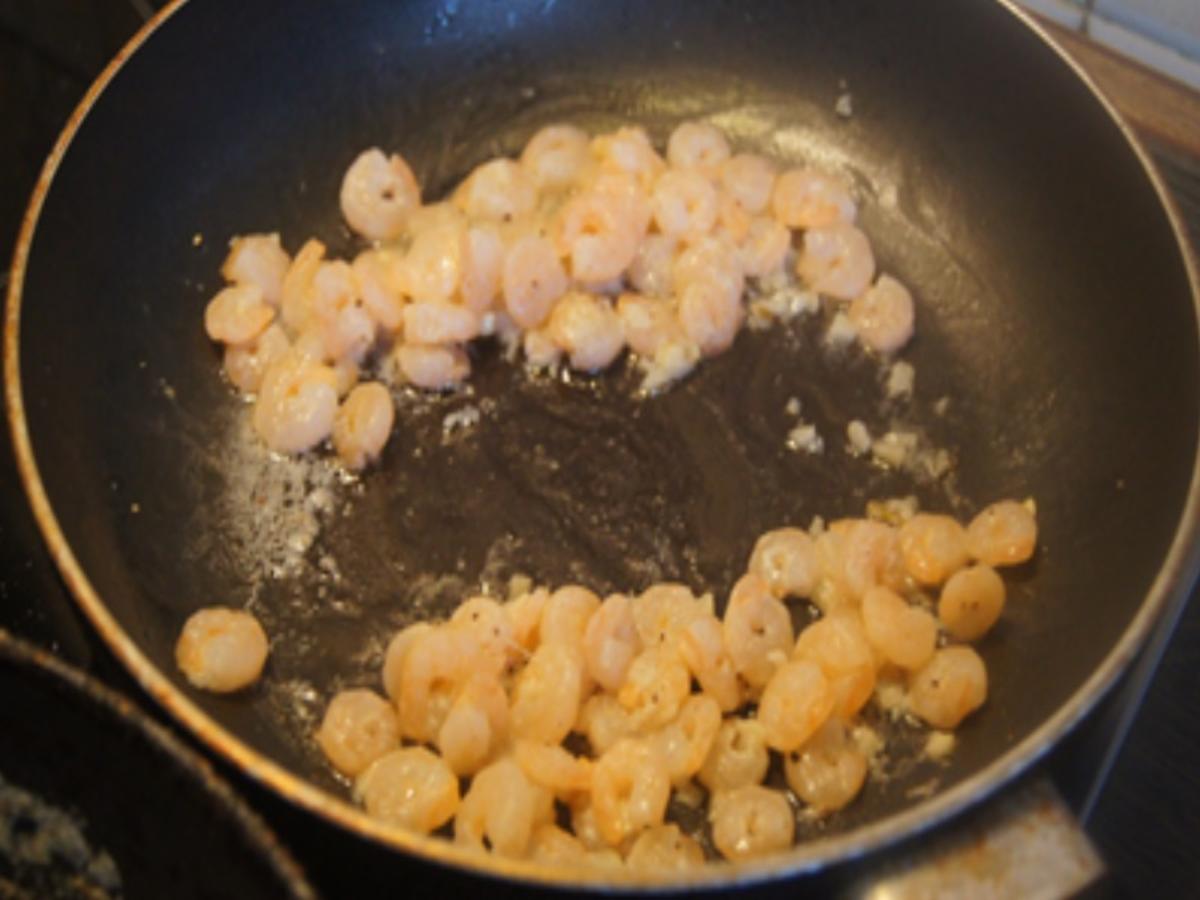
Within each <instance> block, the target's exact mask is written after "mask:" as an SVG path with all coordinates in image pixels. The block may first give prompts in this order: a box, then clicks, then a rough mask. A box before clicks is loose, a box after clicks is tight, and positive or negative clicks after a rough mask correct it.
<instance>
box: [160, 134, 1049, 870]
mask: <svg viewBox="0 0 1200 900" xmlns="http://www.w3.org/2000/svg"><path fill="white" fill-rule="evenodd" d="M552 147H554V148H556V152H559V151H561V158H556V159H555V160H554V163H553V165H551V164H550V163H549V162H548V163H547V167H546V172H545V173H544V177H546V178H549V177H552V176H555V173H557V172H558V171H559V169H560V168H561V167H563V166H566V165H567V163H568V162H569V161H570V160H571V159H572V157H571V156H570V154H569V153H568V151H569V150H570V147H569V145H568V146H560V145H559V144H557V143H556V144H553V145H552ZM707 152H708V151H705V153H706V154H707ZM633 158H634V159H637V158H638V157H633ZM700 158H701V159H705V160H709V162H707V163H705V164H706V165H708V164H718V163H712V162H711V160H710V157H709V156H708V155H701V157H700ZM818 197H819V195H818ZM833 212H836V208H832V207H831V208H830V209H826V210H825V211H824V213H823V214H830V215H832V214H833ZM908 516H909V517H908V518H907V519H906V520H905V521H903V522H897V521H896V520H895V518H894V517H893V519H892V520H891V521H889V522H884V521H878V520H875V519H843V520H839V521H836V522H833V523H832V524H830V525H829V527H828V528H824V527H823V526H822V527H821V528H820V529H819V530H818V529H816V528H814V529H811V530H809V531H804V530H801V529H798V528H779V529H776V530H774V531H770V532H768V533H766V534H764V535H762V536H761V537H760V538H759V539H758V541H757V543H756V545H755V546H754V549H753V552H752V553H751V556H750V560H749V563H748V571H747V572H746V573H745V575H744V576H743V577H742V578H741V579H739V580H738V582H737V583H736V585H735V586H734V587H733V589H732V591H731V593H730V595H729V597H728V599H727V602H726V603H725V604H724V610H723V614H721V615H718V614H717V611H716V608H715V605H714V600H713V597H712V595H711V594H705V595H703V596H696V595H695V594H694V593H693V592H692V590H691V589H690V588H688V587H686V586H684V585H681V584H656V585H653V586H651V587H649V588H648V589H646V590H644V591H642V592H641V593H640V594H632V593H630V594H622V593H616V594H611V595H609V596H608V597H605V598H601V597H599V596H597V595H596V594H594V593H592V592H591V591H590V590H588V589H586V588H584V587H581V586H578V585H568V586H565V587H561V588H559V589H558V590H555V591H550V590H549V589H547V588H532V587H531V586H530V585H528V583H523V584H521V585H520V586H519V587H515V588H514V590H513V592H512V596H510V597H509V598H508V599H506V600H504V601H499V600H496V599H494V598H491V597H487V596H474V597H470V598H468V599H467V600H466V601H465V602H463V603H462V604H461V605H460V606H459V607H458V609H457V610H456V611H455V612H454V613H453V615H451V617H450V618H449V619H448V620H447V621H444V622H438V623H435V622H418V623H415V624H413V625H410V626H408V627H407V628H405V629H403V630H402V631H400V632H399V633H398V634H397V635H396V636H395V637H394V638H393V640H392V641H391V643H390V645H389V647H388V649H387V653H386V658H385V660H384V664H383V672H382V682H383V692H382V693H380V692H378V691H375V690H372V689H369V688H354V689H350V690H344V691H342V692H340V693H338V694H337V695H335V696H334V697H333V698H332V700H331V702H330V703H329V706H328V707H327V709H326V712H325V716H324V721H323V722H322V723H321V725H320V728H319V729H318V730H317V732H316V734H315V740H316V742H317V745H318V746H319V747H320V748H321V750H322V751H323V752H324V754H325V755H326V757H327V758H328V760H329V763H330V765H331V766H332V767H333V768H334V769H336V770H337V771H338V772H339V773H340V774H342V775H343V776H345V777H347V778H349V779H352V780H353V784H354V796H355V798H356V799H357V800H358V801H359V802H360V803H362V805H363V806H364V807H365V808H366V810H367V812H368V813H370V814H371V815H372V816H374V817H376V818H378V819H380V820H382V821H384V822H386V823H389V824H393V825H397V826H401V827H403V828H406V829H409V830H410V831H414V832H418V833H421V834H429V833H431V832H433V831H435V830H438V829H443V828H445V829H447V830H448V831H449V833H451V834H452V835H453V837H452V839H453V840H454V841H455V842H456V843H458V844H460V845H462V846H464V847H467V848H470V849H472V850H473V851H475V852H478V853H492V854H499V855H503V856H508V857H515V858H525V859H532V860H535V861H538V862H540V863H544V864H546V865H550V866H558V867H564V868H568V869H570V870H571V871H572V872H578V871H579V870H580V869H590V870H593V871H594V873H595V876H596V877H597V878H606V877H611V876H612V875H613V873H614V872H616V871H617V870H618V869H621V870H624V871H626V872H634V873H637V876H638V877H641V876H645V877H649V878H657V879H670V878H671V877H672V875H673V874H677V873H679V872H681V871H686V870H689V869H694V868H695V867H697V866H700V865H704V864H706V863H707V862H708V861H709V860H710V859H715V858H724V859H726V860H730V861H738V862H740V861H744V860H753V859H758V858H762V857H765V856H769V855H770V854H775V853H780V852H783V851H785V850H787V849H788V848H790V847H791V846H792V844H793V842H794V840H795V832H796V826H797V816H804V817H808V818H820V817H823V816H827V815H829V814H830V813H833V812H835V811H836V810H839V809H841V808H843V807H845V806H846V805H847V804H849V803H851V802H852V801H853V800H854V799H855V797H856V796H857V795H858V794H859V792H860V791H861V790H862V787H863V784H864V783H865V781H866V779H867V777H868V775H869V773H870V771H871V756H870V754H872V753H874V752H876V751H877V750H878V749H879V746H880V740H881V738H880V736H879V735H877V734H874V733H873V732H872V729H871V728H870V727H869V726H867V725H865V724H864V722H863V720H862V718H861V715H862V712H863V710H864V708H865V707H866V706H867V704H868V703H870V702H871V701H872V699H873V698H876V699H877V700H878V702H879V703H880V706H881V708H883V709H884V710H885V711H886V712H888V713H889V714H892V715H897V714H903V715H908V716H910V717H911V719H912V721H914V722H923V723H924V724H926V725H928V726H929V727H931V728H934V729H939V730H942V731H948V730H952V729H954V728H956V727H957V726H958V725H959V724H960V723H961V722H962V721H963V719H965V718H966V717H967V716H969V715H970V714H971V713H972V712H974V711H975V710H977V709H979V707H980V706H982V705H983V704H984V702H985V701H986V699H987V688H988V685H987V671H986V668H985V666H984V663H983V660H982V659H981V658H980V656H979V654H978V653H977V652H976V651H975V650H974V649H972V648H971V647H970V646H969V645H968V644H967V643H966V642H967V641H975V640H978V639H980V638H981V637H983V636H984V635H985V634H986V633H987V632H988V631H989V630H990V629H991V628H992V627H993V626H994V625H995V623H996V622H997V620H998V619H999V617H1000V614H1001V612H1002V610H1003V607H1004V602H1005V590H1004V582H1003V580H1002V579H1001V578H1000V576H999V575H998V574H997V573H996V571H995V568H994V567H995V566H1008V565H1017V564H1020V563H1023V562H1025V561H1026V560H1028V559H1029V558H1030V556H1031V555H1032V554H1033V552H1034V549H1035V547H1036V541H1037V523H1036V519H1035V517H1034V513H1033V507H1032V503H1028V502H1027V503H1017V502H1014V501H1001V502H999V503H995V504H993V505H991V506H989V507H987V508H986V509H984V510H983V511H982V512H981V513H980V514H979V515H978V516H977V517H976V518H975V519H974V520H973V521H972V522H970V523H969V524H968V525H967V526H966V527H964V526H963V525H961V524H960V523H958V522H957V521H955V520H954V519H953V518H951V517H949V516H945V515H932V514H926V513H920V514H912V513H911V512H910V513H909V514H908ZM802 603H806V604H807V609H808V611H809V613H815V614H817V617H816V618H815V620H813V621H812V622H811V623H810V624H808V625H807V626H806V627H804V628H802V629H801V630H800V632H799V634H795V633H793V625H792V622H793V621H794V618H793V609H792V608H790V607H794V606H796V605H797V604H802ZM191 631H192V626H191V625H189V631H188V633H187V634H186V635H185V636H186V637H187V640H188V641H190V642H195V641H196V640H199V639H200V638H197V637H196V636H195V635H193V634H192V633H191ZM183 643H184V642H183V641H181V646H182V645H183ZM182 659H183V655H182V651H181V664H182ZM224 662H225V664H228V658H227V657H226V658H225V659H224ZM189 677H191V675H190V674H189ZM885 684H887V685H889V686H895V685H901V686H902V687H903V703H902V705H901V706H900V707H899V709H897V707H896V706H895V704H894V702H893V700H891V699H889V700H887V701H886V704H885V701H884V699H883V697H882V695H881V687H882V686H883V685H885ZM892 693H894V691H893V692H892ZM773 759H774V760H776V763H777V764H776V765H775V766H772V760H773ZM779 763H781V765H780V764H779ZM772 771H774V772H776V773H781V775H776V776H772V775H770V774H769V773H771V772H772ZM673 797H674V798H675V800H676V802H678V803H683V804H689V805H691V806H692V807H693V808H694V807H695V806H696V804H697V803H706V804H707V813H708V822H709V825H710V828H709V829H708V830H707V833H706V834H704V835H689V834H687V833H685V832H683V831H682V830H681V829H680V826H679V824H678V823H677V822H674V821H671V815H670V813H669V812H668V811H669V809H671V805H672V798H673ZM568 822H569V823H570V828H569V829H568V828H566V827H564V825H565V824H566V823H568Z"/></svg>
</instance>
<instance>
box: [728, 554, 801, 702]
mask: <svg viewBox="0 0 1200 900" xmlns="http://www.w3.org/2000/svg"><path fill="white" fill-rule="evenodd" d="M723 627H724V638H725V651H726V652H727V653H728V654H729V658H730V659H731V660H733V665H734V668H736V669H737V671H738V674H740V675H741V676H742V678H744V679H745V680H746V683H747V684H749V685H750V686H751V687H764V686H765V685H766V684H767V682H768V681H769V680H770V679H771V676H772V675H773V674H774V672H775V669H776V668H778V666H779V664H780V663H781V662H783V661H784V660H786V659H787V656H788V654H789V653H790V652H791V649H792V641H793V635H792V617H791V614H790V613H788V611H787V607H786V606H784V605H783V604H782V603H780V602H779V601H778V600H776V599H775V598H774V597H773V596H771V589H770V587H769V586H768V585H767V582H766V581H764V580H763V579H762V578H760V577H759V576H757V575H743V576H742V577H741V578H740V579H739V580H738V582H737V584H735V585H734V586H733V592H732V593H731V594H730V595H729V605H728V606H727V607H726V608H725V621H724V626H723Z"/></svg>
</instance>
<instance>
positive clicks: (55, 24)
mask: <svg viewBox="0 0 1200 900" xmlns="http://www.w3.org/2000/svg"><path fill="white" fill-rule="evenodd" d="M154 5H158V4H154ZM150 9H151V4H149V3H147V2H145V0H141V2H129V3H119V2H116V0H107V2H106V0H91V2H87V0H43V2H39V3H37V4H34V3H32V2H31V0H27V2H24V3H22V2H19V0H18V2H16V3H13V2H5V0H0V122H4V123H5V130H6V140H4V141H0V252H2V253H3V254H4V255H5V256H6V257H7V255H8V253H9V248H11V247H12V245H13V243H14V241H15V237H16V232H17V228H18V226H19V223H20V218H21V215H22V212H23V208H24V204H25V202H26V200H27V198H28V195H29V192H30V190H31V189H32V185H33V182H34V180H35V178H36V176H37V173H38V170H39V169H40V166H41V163H42V160H43V158H44V156H45V154H46V153H47V152H48V151H49V148H50V146H51V144H52V143H53V141H54V138H55V136H56V134H57V131H58V129H59V128H60V127H61V126H62V124H63V123H64V122H65V120H66V118H67V116H68V115H69V114H70V112H71V110H72V108H73V107H74V104H75V103H76V102H77V100H78V98H79V97H80V96H81V95H82V93H83V91H84V90H85V89H86V87H87V85H88V83H89V82H90V80H91V79H92V77H94V75H95V74H97V73H98V71H99V69H100V68H101V67H102V66H103V64H104V62H105V61H106V60H107V59H108V58H110V57H111V55H112V54H113V53H115V51H116V50H117V49H118V48H119V46H120V45H121V43H123V41H124V39H125V38H126V37H127V36H128V35H129V34H131V33H132V32H133V31H134V30H135V29H136V28H137V27H138V25H140V24H141V13H145V12H147V11H149V10H150ZM1147 144H1148V146H1149V148H1150V150H1151V152H1152V154H1153V155H1154V158H1155V161H1156V163H1157V164H1158V166H1159V169H1160V172H1161V173H1162V174H1163V176H1164V179H1165V180H1166V182H1167V184H1168V186H1169V187H1170V189H1171V191H1172V193H1173V195H1174V196H1175V198H1176V200H1177V202H1178V204H1179V207H1180V209H1181V211H1182V212H1183V214H1184V217H1185V219H1186V221H1187V222H1188V224H1189V226H1190V228H1191V229H1192V236H1193V241H1194V243H1197V244H1198V245H1200V156H1198V155H1194V154H1192V153H1189V152H1187V151H1186V150H1181V149H1180V148H1178V147H1171V146H1168V145H1166V144H1164V143H1156V142H1155V141H1154V140H1153V139H1148V140H1147ZM4 281H5V284H4V285H3V287H5V288H6V287H7V284H6V283H7V276H6V275H5V276H4ZM0 627H4V628H7V629H9V630H11V631H13V632H15V633H17V634H19V635H21V636H23V637H26V638H28V639H30V640H32V641H34V642H36V643H39V644H41V645H43V646H46V647H49V648H51V649H53V650H54V651H56V652H57V653H59V654H60V655H62V656H63V657H64V658H66V659H67V660H69V661H71V662H74V663H76V664H78V665H80V666H81V667H83V668H85V669H87V670H89V671H90V672H92V673H93V674H95V675H96V676H98V677H99V678H100V679H102V680H103V681H105V682H107V683H109V684H110V685H112V686H114V687H116V688H117V689H119V690H123V691H124V692H126V693H127V694H128V695H130V696H133V697H136V698H137V699H139V700H140V701H142V703H143V705H144V706H146V707H147V708H148V709H149V708H151V704H150V703H149V702H148V701H146V698H145V697H144V696H143V695H141V694H140V693H139V691H138V689H137V687H136V685H134V684H133V683H132V681H131V680H130V678H129V677H128V676H127V675H126V673H125V671H124V669H123V668H122V667H121V666H120V665H119V664H118V663H117V662H116V661H115V659H114V658H113V657H112V656H111V654H109V652H108V651H107V649H106V648H105V647H104V646H103V645H102V644H101V643H100V641H99V640H98V639H97V638H96V637H95V636H94V635H93V634H92V632H91V630H90V627H89V626H88V624H87V623H86V622H85V621H84V620H83V618H82V617H81V615H80V614H79V613H78V611H77V610H76V608H75V606H74V604H73V602H72V601H71V600H70V598H69V596H68V595H67V593H66V591H65V589H64V588H63V586H62V585H61V583H60V581H59V579H58V577H57V573H56V572H55V570H54V568H53V566H52V564H51V563H50V561H49V559H48V556H47V554H46V552H45V550H44V548H43V546H42V542H41V538H40V535H39V534H38V532H37V529H36V526H35V525H34V522H33V520H32V517H31V515H30V513H29V511H28V509H27V507H26V505H25V499H24V496H23V494H22V491H21V487H20V484H19V481H18V479H17V476H16V473H15V469H14V465H13V461H12V452H11V448H10V446H9V443H8V441H7V440H3V441H0ZM1146 668H1147V669H1149V668H1151V666H1150V665H1149V664H1147V665H1146ZM1140 690H1141V685H1139V684H1137V683H1134V682H1133V681H1132V680H1131V681H1130V682H1129V683H1127V685H1126V690H1125V691H1124V693H1123V694H1119V695H1117V697H1116V698H1115V699H1114V700H1112V701H1110V702H1109V703H1108V704H1106V705H1105V706H1104V707H1102V708H1101V709H1100V710H1099V711H1098V713H1097V714H1096V715H1094V716H1093V717H1092V719H1091V720H1090V721H1089V722H1088V723H1086V724H1085V726H1084V727H1083V728H1082V729H1080V732H1079V734H1077V735H1076V736H1075V737H1074V738H1072V739H1071V740H1070V741H1068V742H1067V743H1066V745H1065V746H1064V747H1063V748H1062V749H1060V750H1059V751H1057V752H1056V753H1055V754H1054V755H1053V756H1052V758H1051V759H1050V760H1049V761H1048V764H1047V766H1048V769H1049V770H1050V772H1051V773H1052V774H1053V775H1054V777H1055V780H1056V781H1057V783H1058V784H1059V786H1060V788H1061V789H1062V791H1063V793H1064V794H1065V795H1066V797H1067V799H1068V800H1069V801H1071V802H1072V805H1073V806H1075V808H1076V809H1077V810H1084V811H1085V812H1090V815H1089V816H1088V818H1087V820H1086V824H1087V828H1088V831H1089V833H1090V834H1091V836H1092V838H1093V839H1094V841H1095V842H1096V843H1097V845H1098V846H1099V848H1100V850H1101V852H1102V854H1103V856H1104V858H1105V860H1106V862H1107V864H1108V866H1109V869H1110V877H1109V880H1108V890H1109V892H1111V893H1117V894H1120V895H1128V896H1155V897H1168V896H1197V895H1200V854H1198V853H1197V852H1196V849H1195V847H1196V842H1197V838H1200V776H1198V775H1197V774H1196V766H1195V761H1194V755H1195V751H1196V748H1198V747H1200V707H1198V706H1197V704H1196V698H1197V697H1200V603H1197V602H1192V603H1190V604H1189V605H1188V607H1187V608H1186V609H1185V610H1184V611H1183V613H1182V616H1181V618H1180V620H1179V624H1178V627H1177V628H1176V630H1175V633H1174V636H1173V638H1171V640H1170V642H1169V644H1168V645H1167V647H1166V651H1165V654H1164V656H1163V657H1162V661H1161V664H1160V665H1159V666H1158V670H1157V673H1156V675H1155V676H1154V678H1153V681H1151V682H1150V684H1149V688H1148V690H1147V691H1146V694H1145V698H1144V702H1143V704H1142V705H1141V708H1140V710H1138V712H1137V715H1136V718H1135V719H1134V721H1133V725H1132V729H1131V730H1130V732H1129V736H1128V739H1127V740H1126V741H1125V742H1124V745H1123V746H1122V747H1121V749H1120V752H1119V754H1118V755H1117V756H1116V758H1115V763H1114V764H1113V766H1112V768H1111V771H1109V772H1108V775H1107V778H1104V779H1102V784H1103V787H1102V789H1101V790H1099V792H1098V793H1097V794H1096V795H1095V796H1094V797H1093V798H1092V799H1094V803H1092V804H1090V805H1089V795H1090V793H1091V791H1092V789H1093V787H1094V784H1095V773H1096V770H1097V769H1098V768H1102V760H1101V758H1100V757H1101V756H1102V754H1100V753H1098V752H1097V749H1096V748H1097V742H1099V744H1100V745H1103V744H1104V743H1105V742H1106V740H1107V736H1108V735H1111V734H1112V732H1113V727H1114V726H1113V723H1114V722H1116V721H1118V720H1119V719H1120V718H1121V712H1122V710H1123V709H1125V708H1126V706H1125V704H1126V703H1128V702H1129V700H1130V697H1131V696H1134V697H1136V695H1138V694H1139V693H1140ZM151 711H152V714H154V715H156V716H160V714H159V713H158V711H157V710H156V709H151ZM160 717H161V716H160ZM0 739H3V736H2V735H0ZM1081 747H1083V748H1084V749H1080V748H1081ZM225 771H226V773H227V774H230V775H231V776H233V778H234V780H235V783H236V785H237V786H238V787H239V788H241V789H242V790H243V791H245V792H247V793H249V794H250V799H251V802H252V803H253V804H254V805H256V806H257V807H258V808H259V809H260V810H261V811H262V812H263V813H264V815H266V816H267V818H268V819H269V820H270V821H271V822H272V824H274V825H275V826H276V827H277V829H279V830H280V832H281V835H282V836H283V838H284V839H285V842H288V843H290V844H291V845H292V847H293V849H294V850H295V851H296V855H297V856H298V857H299V858H300V860H301V861H302V862H303V863H304V864H305V865H306V866H308V868H309V869H310V871H311V873H312V876H313V879H314V881H315V882H316V883H317V886H318V888H319V889H321V890H323V891H324V892H326V893H327V894H329V895H330V896H333V895H337V894H340V893H342V892H341V891H340V890H339V887H345V885H346V881H345V879H346V878H347V877H353V874H354V873H361V871H363V868H364V867H369V866H371V865H372V862H371V856H370V854H369V851H367V850H365V849H364V848H362V847H361V846H351V845H349V844H347V845H345V846H343V847H341V848H340V849H336V850H335V849H331V848H330V847H328V846H326V845H325V837H324V833H323V832H322V831H321V830H319V829H318V830H314V829H312V828H311V827H308V825H307V823H305V822H304V821H303V817H302V816H300V814H298V813H296V812H295V811H293V810H292V809H291V808H290V807H287V806H286V805H284V804H283V803H281V802H280V801H278V800H276V799H275V798H273V797H270V796H268V795H266V794H264V793H263V792H262V791H261V790H259V789H257V788H255V787H254V786H252V785H249V784H247V783H246V782H245V781H244V780H242V779H239V778H238V777H237V776H236V774H234V773H231V772H230V771H229V770H228V769H225ZM298 819H299V820H298ZM406 871H407V869H406V867H405V866H403V865H400V866H398V867H396V868H395V869H394V870H389V874H388V875H387V880H388V881H390V882H391V883H393V884H394V883H396V882H395V881H393V879H394V878H397V877H400V878H404V877H405V875H404V873H405V872H406ZM414 877H417V878H420V877H421V876H414ZM426 877H427V876H426ZM381 881H382V879H379V880H376V883H381ZM448 887H449V886H448ZM355 893H356V894H357V893H358V891H356V892H355Z"/></svg>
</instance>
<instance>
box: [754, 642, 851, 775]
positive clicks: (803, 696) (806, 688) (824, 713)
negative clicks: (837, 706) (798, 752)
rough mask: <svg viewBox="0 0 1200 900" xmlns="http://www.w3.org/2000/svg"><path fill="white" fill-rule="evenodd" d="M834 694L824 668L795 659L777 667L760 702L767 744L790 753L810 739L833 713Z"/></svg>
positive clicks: (761, 718) (759, 718)
mask: <svg viewBox="0 0 1200 900" xmlns="http://www.w3.org/2000/svg"><path fill="white" fill-rule="evenodd" d="M833 705H834V696H833V692H832V691H831V690H830V689H829V681H828V679H826V678H825V673H824V672H823V671H822V670H821V667H820V666H819V665H817V664H816V663H814V662H810V661H809V660H807V659H793V660H790V661H788V662H786V663H784V664H783V665H781V666H780V667H779V668H778V669H776V670H775V673H774V674H773V675H772V676H771V680H770V681H768V682H767V685H766V687H764V688H763V692H762V697H761V698H760V699H759V701H758V721H759V724H761V725H762V728H763V737H764V739H765V740H766V742H767V746H768V747H771V748H772V749H774V750H778V751H780V752H781V753H789V752H791V751H792V750H795V749H796V748H797V747H799V746H800V745H801V744H803V743H804V742H805V741H807V740H808V739H809V738H810V737H811V736H812V735H813V734H814V733H816V730H817V729H818V728H820V727H821V726H822V725H823V724H825V720H826V719H828V718H829V715H830V713H832V712H833Z"/></svg>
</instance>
